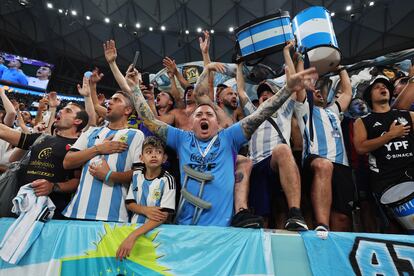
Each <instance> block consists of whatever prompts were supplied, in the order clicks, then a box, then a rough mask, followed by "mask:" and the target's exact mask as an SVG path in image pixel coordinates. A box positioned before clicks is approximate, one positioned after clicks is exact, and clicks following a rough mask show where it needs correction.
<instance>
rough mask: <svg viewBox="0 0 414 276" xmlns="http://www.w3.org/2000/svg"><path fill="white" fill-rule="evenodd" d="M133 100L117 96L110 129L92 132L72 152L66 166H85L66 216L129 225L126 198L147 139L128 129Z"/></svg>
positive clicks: (111, 107)
mask: <svg viewBox="0 0 414 276" xmlns="http://www.w3.org/2000/svg"><path fill="white" fill-rule="evenodd" d="M132 112H133V106H132V101H131V99H130V96H129V95H128V94H126V93H124V92H122V91H118V92H116V93H115V94H114V95H113V96H112V97H111V99H110V100H109V103H108V109H107V114H106V120H107V121H109V125H108V126H106V127H94V128H90V129H89V130H88V131H87V132H85V133H83V134H82V135H81V136H80V137H79V139H78V141H77V142H76V143H75V144H74V145H73V147H72V148H71V152H69V153H68V154H67V155H66V157H65V160H64V161H63V166H64V167H65V168H76V167H79V166H83V169H82V175H81V180H80V184H79V187H78V190H77V191H76V194H75V196H74V197H73V199H72V201H71V202H70V203H69V205H68V206H67V208H66V209H65V210H64V211H63V215H64V216H66V217H69V218H74V219H86V220H103V221H119V222H127V221H128V214H127V210H126V207H125V198H126V195H127V191H128V186H129V183H130V182H131V178H132V170H131V167H132V164H133V163H137V162H139V156H140V154H141V148H142V142H143V140H144V135H143V133H142V132H141V131H139V130H136V129H128V128H127V126H128V125H127V124H128V117H129V115H131V113H132Z"/></svg>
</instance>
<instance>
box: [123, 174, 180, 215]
mask: <svg viewBox="0 0 414 276" xmlns="http://www.w3.org/2000/svg"><path fill="white" fill-rule="evenodd" d="M126 201H127V203H128V202H129V201H134V202H135V203H136V204H138V205H140V206H158V207H161V208H169V209H173V210H175V180H174V177H173V176H172V175H171V174H169V173H168V172H167V171H162V172H161V174H160V175H159V176H158V177H156V178H154V179H146V178H145V175H144V166H140V167H139V168H138V169H137V170H135V171H134V175H133V177H132V183H131V186H130V187H129V191H128V195H127V197H126ZM147 220H148V218H147V217H145V216H143V215H139V214H134V216H133V217H132V219H131V222H132V223H145V222H147Z"/></svg>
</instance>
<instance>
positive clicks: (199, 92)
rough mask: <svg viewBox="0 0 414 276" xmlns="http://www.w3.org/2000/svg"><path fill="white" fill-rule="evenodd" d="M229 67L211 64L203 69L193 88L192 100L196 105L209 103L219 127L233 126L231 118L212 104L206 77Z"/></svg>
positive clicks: (222, 71) (216, 63)
mask: <svg viewBox="0 0 414 276" xmlns="http://www.w3.org/2000/svg"><path fill="white" fill-rule="evenodd" d="M228 70H229V67H228V66H227V65H226V64H222V63H218V62H211V63H209V64H208V65H207V66H206V67H204V71H203V73H201V75H200V77H199V78H198V80H197V83H196V85H195V88H194V98H195V100H196V103H197V104H200V103H206V102H207V103H210V104H211V105H212V106H214V109H215V111H216V113H217V117H218V121H219V122H220V126H221V127H224V128H226V127H228V126H230V125H232V124H233V120H232V118H229V117H228V116H227V114H226V113H225V112H224V111H223V109H221V108H220V107H219V106H218V105H217V104H216V103H214V102H213V99H211V95H210V89H209V85H210V84H209V80H208V78H209V77H208V76H209V74H210V72H213V71H216V72H220V73H224V74H225V72H227V71H228Z"/></svg>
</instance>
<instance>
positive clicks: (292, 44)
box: [283, 40, 296, 72]
mask: <svg viewBox="0 0 414 276" xmlns="http://www.w3.org/2000/svg"><path fill="white" fill-rule="evenodd" d="M293 47H295V40H289V41H288V42H287V44H286V46H285V47H284V48H283V58H284V59H285V65H286V66H287V67H288V68H289V70H290V72H296V69H295V64H294V63H293V61H292V56H291V55H290V49H292V48H293Z"/></svg>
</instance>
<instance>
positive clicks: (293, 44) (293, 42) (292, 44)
mask: <svg viewBox="0 0 414 276" xmlns="http://www.w3.org/2000/svg"><path fill="white" fill-rule="evenodd" d="M293 47H295V40H294V39H292V40H289V41H288V42H287V43H286V45H285V47H283V50H287V51H289V50H290V49H292V48H293Z"/></svg>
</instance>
